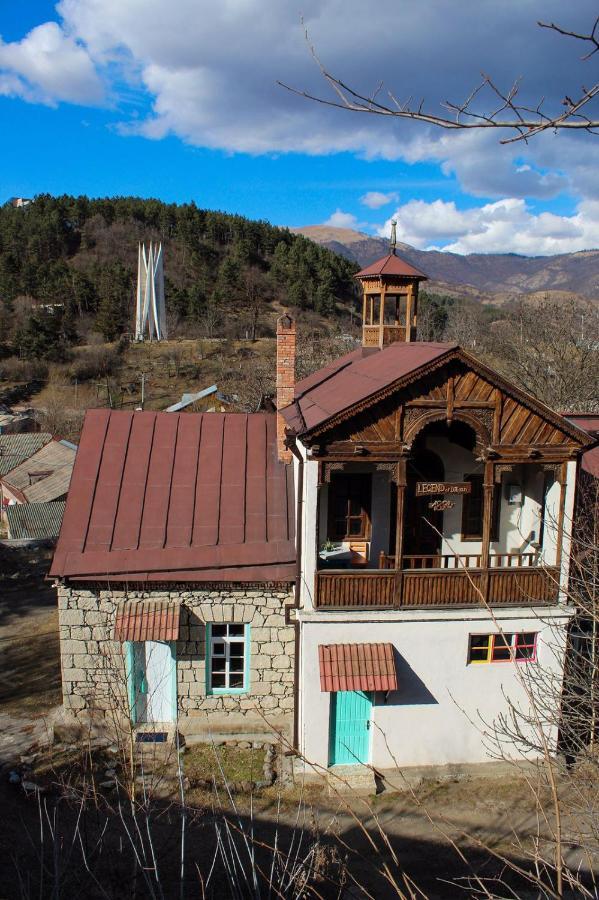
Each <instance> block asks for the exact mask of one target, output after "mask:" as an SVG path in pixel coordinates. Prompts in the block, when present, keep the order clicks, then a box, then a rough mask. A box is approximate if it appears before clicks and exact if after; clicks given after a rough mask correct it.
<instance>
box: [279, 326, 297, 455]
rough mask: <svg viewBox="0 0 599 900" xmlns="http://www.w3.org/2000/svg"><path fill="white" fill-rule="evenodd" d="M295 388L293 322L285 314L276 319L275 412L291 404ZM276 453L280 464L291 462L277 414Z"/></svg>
mask: <svg viewBox="0 0 599 900" xmlns="http://www.w3.org/2000/svg"><path fill="white" fill-rule="evenodd" d="M294 388H295V322H294V321H293V319H292V318H291V316H289V315H287V313H285V314H284V315H282V316H279V318H278V319H277V410H279V409H283V407H284V406H289V404H290V403H292V402H293V391H294ZM277 452H278V455H279V459H280V460H281V462H285V463H288V462H291V450H288V449H287V447H286V446H285V420H284V418H283V416H282V415H281V414H280V413H279V412H277Z"/></svg>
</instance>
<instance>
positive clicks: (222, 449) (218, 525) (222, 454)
mask: <svg viewBox="0 0 599 900" xmlns="http://www.w3.org/2000/svg"><path fill="white" fill-rule="evenodd" d="M226 424H227V422H226V418H225V417H224V416H223V419H222V428H221V441H220V472H219V478H218V506H217V509H218V516H217V522H216V543H217V544H220V533H221V526H222V522H221V518H222V511H223V505H222V499H223V460H224V457H225V426H226Z"/></svg>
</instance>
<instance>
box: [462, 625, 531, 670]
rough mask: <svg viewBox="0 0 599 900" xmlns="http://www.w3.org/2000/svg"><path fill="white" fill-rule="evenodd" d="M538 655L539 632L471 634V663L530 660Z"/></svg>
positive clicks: (469, 645)
mask: <svg viewBox="0 0 599 900" xmlns="http://www.w3.org/2000/svg"><path fill="white" fill-rule="evenodd" d="M536 655H537V633H536V632H535V631H520V632H514V633H512V634H471V635H470V640H469V644H468V662H469V663H490V662H509V661H510V660H511V659H514V660H515V661H516V662H530V661H531V660H534V659H536Z"/></svg>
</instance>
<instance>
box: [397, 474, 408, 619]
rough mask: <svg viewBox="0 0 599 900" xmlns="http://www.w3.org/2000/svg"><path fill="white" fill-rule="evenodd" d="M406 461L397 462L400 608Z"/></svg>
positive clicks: (398, 594)
mask: <svg viewBox="0 0 599 900" xmlns="http://www.w3.org/2000/svg"><path fill="white" fill-rule="evenodd" d="M406 466H407V459H406V457H405V456H404V457H402V458H401V459H399V460H398V461H397V482H396V485H395V488H396V491H397V515H396V518H395V604H394V605H395V606H401V603H402V593H403V533H404V519H405V505H406V483H407V482H406Z"/></svg>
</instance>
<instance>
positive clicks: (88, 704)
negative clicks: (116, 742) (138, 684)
mask: <svg viewBox="0 0 599 900" xmlns="http://www.w3.org/2000/svg"><path fill="white" fill-rule="evenodd" d="M125 599H128V600H135V599H139V600H142V599H143V600H163V601H164V600H169V601H170V602H173V603H179V604H181V615H180V631H179V640H178V641H177V653H176V655H177V710H178V721H177V728H178V729H179V731H180V733H181V734H183V735H186V734H188V735H196V736H203V735H205V736H206V737H209V736H210V735H213V734H218V735H220V736H222V735H231V736H234V735H236V734H239V735H243V734H247V733H252V734H255V733H263V734H264V733H268V732H269V731H273V730H276V731H281V732H283V733H284V734H285V735H286V736H287V737H289V736H290V735H291V728H292V721H293V703H294V701H293V674H294V654H295V642H294V637H295V633H294V626H293V625H286V624H285V607H286V606H290V605H292V604H293V592H292V587H291V585H269V586H265V585H251V586H246V585H233V586H231V588H230V589H223V586H222V585H220V586H214V588H213V589H211V587H210V586H206V587H204V586H202V588H201V589H199V590H195V589H193V590H191V589H190V586H189V585H180V586H177V585H168V586H167V587H166V588H162V587H156V588H154V589H152V590H138V591H132V590H128V591H117V590H112V591H111V590H106V589H105V588H104V586H98V587H95V586H88V585H62V584H59V585H58V609H59V624H60V650H61V667H62V684H63V702H64V708H65V712H66V713H67V714H68V715H69V717H70V718H76V719H81V720H89V719H92V720H93V721H95V722H96V723H97V722H99V721H100V720H102V719H103V720H104V722H105V724H106V725H108V724H109V723H110V722H123V721H124V720H127V719H128V718H129V712H130V710H129V699H128V689H127V675H126V664H125V653H124V649H123V645H122V644H120V643H118V642H116V641H114V640H113V633H114V623H115V618H116V611H117V607H118V604H119V602H121V601H122V600H125ZM207 622H215V623H218V622H235V623H240V624H241V623H243V624H249V625H250V661H249V662H250V677H249V690H248V691H247V692H244V693H242V694H234V695H226V694H210V693H209V692H207V689H206V684H207V680H206V665H205V661H206V628H205V625H206V623H207Z"/></svg>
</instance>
